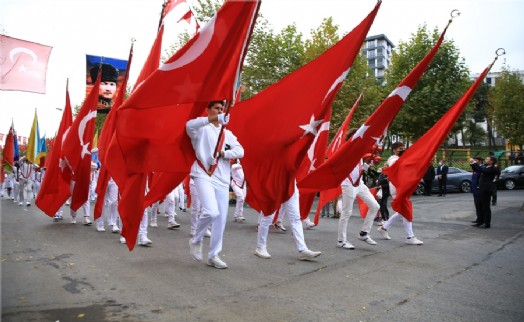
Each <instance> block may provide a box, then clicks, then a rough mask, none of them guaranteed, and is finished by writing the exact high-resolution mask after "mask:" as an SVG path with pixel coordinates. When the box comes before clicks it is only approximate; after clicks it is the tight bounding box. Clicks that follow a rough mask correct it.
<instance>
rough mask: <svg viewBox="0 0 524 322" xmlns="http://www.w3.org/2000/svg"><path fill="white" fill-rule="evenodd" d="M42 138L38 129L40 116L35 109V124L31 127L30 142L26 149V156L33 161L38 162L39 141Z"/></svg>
mask: <svg viewBox="0 0 524 322" xmlns="http://www.w3.org/2000/svg"><path fill="white" fill-rule="evenodd" d="M39 140H40V133H39V130H38V116H37V115H36V110H35V118H34V120H33V126H32V127H31V133H30V134H29V142H28V143H27V150H26V158H27V160H29V162H31V163H36V164H38V162H37V157H38V143H39Z"/></svg>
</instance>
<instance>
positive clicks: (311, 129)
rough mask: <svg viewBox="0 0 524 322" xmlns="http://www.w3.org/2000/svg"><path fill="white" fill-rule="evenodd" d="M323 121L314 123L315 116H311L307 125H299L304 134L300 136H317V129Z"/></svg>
mask: <svg viewBox="0 0 524 322" xmlns="http://www.w3.org/2000/svg"><path fill="white" fill-rule="evenodd" d="M322 121H323V120H318V121H315V115H311V119H310V120H309V124H304V125H299V127H300V128H301V129H303V130H304V134H302V136H306V135H307V134H308V133H311V134H313V135H317V133H318V131H317V127H318V125H319V124H320V123H322Z"/></svg>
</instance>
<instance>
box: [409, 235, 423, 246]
mask: <svg viewBox="0 0 524 322" xmlns="http://www.w3.org/2000/svg"><path fill="white" fill-rule="evenodd" d="M406 244H408V245H422V244H424V242H423V241H422V240H419V239H417V237H415V236H413V237H411V238H406Z"/></svg>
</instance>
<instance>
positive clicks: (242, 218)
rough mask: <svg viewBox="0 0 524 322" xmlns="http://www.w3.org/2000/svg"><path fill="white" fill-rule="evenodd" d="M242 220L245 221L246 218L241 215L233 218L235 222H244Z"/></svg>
mask: <svg viewBox="0 0 524 322" xmlns="http://www.w3.org/2000/svg"><path fill="white" fill-rule="evenodd" d="M244 221H246V218H244V217H242V216H240V217H236V218H235V222H244Z"/></svg>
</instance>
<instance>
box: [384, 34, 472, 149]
mask: <svg viewBox="0 0 524 322" xmlns="http://www.w3.org/2000/svg"><path fill="white" fill-rule="evenodd" d="M440 34H441V33H440V32H439V31H438V29H437V28H435V29H434V30H433V32H432V33H430V32H429V31H428V29H427V26H426V25H423V26H420V27H419V29H418V30H417V32H416V33H415V34H412V35H411V36H412V38H411V39H410V40H409V42H400V43H399V45H398V46H397V50H396V51H395V52H394V53H393V57H392V64H391V67H390V68H389V69H388V70H387V72H386V87H387V88H388V92H391V91H392V90H393V89H394V88H395V87H396V86H397V85H398V83H400V81H401V80H402V79H404V77H405V76H406V75H407V74H408V73H409V72H410V71H411V70H412V69H413V68H414V67H415V66H416V64H418V62H419V61H420V60H422V58H423V57H424V56H425V55H426V54H427V52H429V50H430V49H431V48H432V47H433V46H434V44H435V43H436V41H437V40H438V38H439V37H440ZM470 84H471V82H470V81H469V71H468V69H467V67H466V66H465V64H464V61H463V59H461V58H460V57H459V50H458V49H457V47H455V44H454V42H453V41H452V40H444V42H443V43H442V45H441V46H440V49H439V51H438V53H437V54H436V55H435V57H434V58H433V60H432V62H431V63H430V65H429V66H428V69H427V70H426V72H425V73H424V75H423V76H422V78H421V79H420V80H419V82H418V83H417V85H416V86H415V88H414V89H413V91H412V92H411V94H410V95H409V97H408V99H407V100H406V102H405V103H404V105H403V107H402V109H401V110H400V112H399V114H398V115H397V117H396V118H395V120H394V121H393V124H392V126H391V128H390V132H391V133H395V134H398V135H401V136H402V137H404V138H405V139H406V140H408V141H409V140H415V139H417V138H419V137H420V136H422V135H423V134H424V133H425V132H426V131H427V130H428V129H430V128H431V127H432V126H433V125H434V124H435V122H436V121H438V120H439V119H440V118H441V117H442V115H443V114H444V113H445V112H447V111H448V110H449V108H450V107H451V106H453V104H454V103H455V102H456V101H457V100H458V99H459V98H460V97H461V96H462V95H463V94H464V92H465V91H466V89H467V87H468V86H469V85H470ZM464 120H465V115H462V116H461V117H460V118H459V120H458V121H457V124H456V125H455V127H454V128H453V130H452V131H451V133H456V132H457V131H459V130H460V129H461V128H463V124H462V123H463V122H464Z"/></svg>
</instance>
